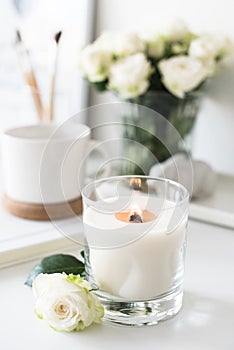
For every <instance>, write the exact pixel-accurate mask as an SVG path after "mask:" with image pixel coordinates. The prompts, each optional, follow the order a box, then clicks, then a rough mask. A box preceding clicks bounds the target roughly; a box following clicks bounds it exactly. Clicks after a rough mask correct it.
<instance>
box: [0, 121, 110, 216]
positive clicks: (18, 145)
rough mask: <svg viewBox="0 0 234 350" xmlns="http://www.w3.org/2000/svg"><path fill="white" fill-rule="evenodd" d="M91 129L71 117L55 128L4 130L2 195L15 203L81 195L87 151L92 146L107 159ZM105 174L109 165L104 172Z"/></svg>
mask: <svg viewBox="0 0 234 350" xmlns="http://www.w3.org/2000/svg"><path fill="white" fill-rule="evenodd" d="M90 133H91V131H90V128H89V127H88V126H87V125H85V124H80V123H78V122H76V121H75V120H73V119H71V121H69V123H65V124H63V125H62V126H61V127H58V128H56V126H55V125H53V124H37V125H29V126H22V127H17V128H11V129H9V130H6V131H5V132H4V134H3V137H2V166H3V177H4V193H5V198H7V200H8V201H9V200H10V201H12V202H13V203H14V205H16V206H17V203H18V204H29V205H43V204H46V205H47V204H49V205H50V204H51V205H53V204H60V203H64V202H71V201H75V200H77V199H80V197H81V189H82V187H83V185H84V182H85V166H84V164H85V160H86V158H87V156H88V155H89V153H90V152H91V151H92V150H95V151H97V152H99V153H100V154H101V156H102V158H103V159H104V161H106V160H107V159H108V155H107V153H106V152H105V150H103V149H102V148H101V146H100V147H98V146H99V144H100V143H99V142H97V141H94V140H91V139H90ZM107 174H108V169H106V170H105V174H103V175H104V176H105V175H107ZM16 215H17V213H16ZM19 216H21V215H19Z"/></svg>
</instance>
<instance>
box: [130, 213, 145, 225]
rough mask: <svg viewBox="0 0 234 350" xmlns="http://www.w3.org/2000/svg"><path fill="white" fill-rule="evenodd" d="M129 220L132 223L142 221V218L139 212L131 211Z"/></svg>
mask: <svg viewBox="0 0 234 350" xmlns="http://www.w3.org/2000/svg"><path fill="white" fill-rule="evenodd" d="M129 222H133V223H137V224H138V223H142V222H143V221H142V218H141V216H140V215H139V214H137V213H133V214H132V215H130V218H129Z"/></svg>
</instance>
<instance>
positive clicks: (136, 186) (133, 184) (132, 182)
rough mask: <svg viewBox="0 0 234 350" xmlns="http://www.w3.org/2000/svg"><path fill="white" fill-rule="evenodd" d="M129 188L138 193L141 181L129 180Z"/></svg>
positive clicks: (137, 179) (136, 179)
mask: <svg viewBox="0 0 234 350" xmlns="http://www.w3.org/2000/svg"><path fill="white" fill-rule="evenodd" d="M130 187H131V188H132V189H133V190H135V191H140V190H141V179H139V178H132V179H131V180H130Z"/></svg>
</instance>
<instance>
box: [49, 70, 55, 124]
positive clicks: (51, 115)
mask: <svg viewBox="0 0 234 350" xmlns="http://www.w3.org/2000/svg"><path fill="white" fill-rule="evenodd" d="M55 76H56V71H55V72H54V74H53V76H52V78H51V86H50V106H49V121H50V122H51V121H53V119H54V102H55V101H54V100H55Z"/></svg>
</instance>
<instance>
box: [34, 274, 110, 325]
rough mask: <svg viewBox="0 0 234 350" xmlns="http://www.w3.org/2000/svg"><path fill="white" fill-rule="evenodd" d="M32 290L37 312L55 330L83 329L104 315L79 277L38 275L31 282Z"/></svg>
mask: <svg viewBox="0 0 234 350" xmlns="http://www.w3.org/2000/svg"><path fill="white" fill-rule="evenodd" d="M33 292H34V295H35V297H36V304H35V312H36V314H37V315H38V317H39V318H43V319H45V320H47V321H48V323H49V325H50V326H51V327H52V328H53V329H55V330H58V331H66V332H70V331H74V330H82V329H84V328H85V327H88V326H90V325H91V323H93V322H96V323H98V322H100V319H101V317H103V314H104V311H103V306H102V305H101V304H100V302H99V300H98V298H97V297H96V296H95V295H94V294H92V293H90V285H89V283H88V282H87V281H84V280H83V279H82V278H81V277H79V276H74V275H69V276H67V275H66V274H61V273H55V274H40V275H38V276H37V277H36V279H35V280H34V281H33Z"/></svg>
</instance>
